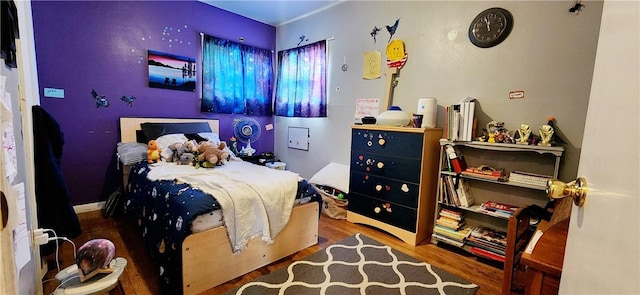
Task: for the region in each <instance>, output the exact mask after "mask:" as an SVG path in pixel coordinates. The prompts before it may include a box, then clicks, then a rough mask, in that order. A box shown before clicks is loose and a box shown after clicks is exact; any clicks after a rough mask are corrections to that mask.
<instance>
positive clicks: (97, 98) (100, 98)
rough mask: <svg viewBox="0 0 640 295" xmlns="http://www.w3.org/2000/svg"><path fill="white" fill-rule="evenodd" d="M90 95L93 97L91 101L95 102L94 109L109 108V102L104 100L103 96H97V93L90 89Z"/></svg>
mask: <svg viewBox="0 0 640 295" xmlns="http://www.w3.org/2000/svg"><path fill="white" fill-rule="evenodd" d="M91 95H92V96H93V99H94V100H95V101H96V108H99V107H105V108H106V107H108V106H109V101H108V100H107V99H106V98H105V96H104V95H100V94H98V92H96V91H95V89H91Z"/></svg>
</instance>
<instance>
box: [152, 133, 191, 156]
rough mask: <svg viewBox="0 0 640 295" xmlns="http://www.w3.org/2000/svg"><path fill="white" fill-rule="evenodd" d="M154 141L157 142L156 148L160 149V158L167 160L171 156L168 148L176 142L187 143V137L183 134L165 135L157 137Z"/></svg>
mask: <svg viewBox="0 0 640 295" xmlns="http://www.w3.org/2000/svg"><path fill="white" fill-rule="evenodd" d="M156 141H157V142H158V148H160V151H161V152H160V157H162V159H167V158H169V157H170V156H171V154H172V151H171V150H170V149H169V146H170V145H172V144H174V143H176V142H181V143H185V142H187V137H186V136H184V134H182V133H178V134H165V135H162V136H160V137H158V138H157V139H156Z"/></svg>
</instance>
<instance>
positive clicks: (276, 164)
mask: <svg viewBox="0 0 640 295" xmlns="http://www.w3.org/2000/svg"><path fill="white" fill-rule="evenodd" d="M264 165H265V166H267V167H269V168H271V169H277V170H285V167H286V166H287V164H285V163H282V162H269V163H266V164H264Z"/></svg>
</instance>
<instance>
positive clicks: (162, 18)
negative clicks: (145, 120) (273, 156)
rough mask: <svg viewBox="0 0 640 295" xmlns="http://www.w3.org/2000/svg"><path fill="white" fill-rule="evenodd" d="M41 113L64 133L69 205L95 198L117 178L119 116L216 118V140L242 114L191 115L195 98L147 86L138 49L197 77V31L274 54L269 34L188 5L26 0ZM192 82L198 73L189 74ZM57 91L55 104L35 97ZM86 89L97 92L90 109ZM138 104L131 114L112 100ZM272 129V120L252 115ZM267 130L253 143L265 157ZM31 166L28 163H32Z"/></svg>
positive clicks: (259, 26) (269, 143)
mask: <svg viewBox="0 0 640 295" xmlns="http://www.w3.org/2000/svg"><path fill="white" fill-rule="evenodd" d="M31 6H32V10H33V11H32V12H33V26H34V34H35V45H36V59H37V66H38V79H39V85H40V95H41V106H42V107H43V108H44V109H45V110H47V111H48V112H49V113H50V114H51V115H52V116H53V117H54V118H56V120H57V121H58V122H59V123H60V126H61V128H62V131H63V132H64V135H65V145H64V154H63V157H62V171H63V173H64V176H65V179H66V181H67V185H68V187H69V191H70V193H71V198H72V203H73V204H74V205H78V204H87V203H92V202H97V201H100V200H104V199H105V198H106V196H107V195H108V194H109V193H111V192H113V190H114V189H115V187H116V185H118V184H119V182H120V179H119V175H118V171H116V170H115V165H116V161H115V158H114V155H115V147H116V144H117V142H118V134H119V133H118V119H119V118H120V117H130V116H133V117H179V118H216V119H219V120H220V138H221V139H228V138H229V137H231V136H232V135H233V129H232V124H233V119H234V118H237V117H241V116H242V115H219V114H210V113H201V112H200V98H199V95H198V91H196V92H186V91H178V90H165V89H158V88H149V87H148V84H147V83H148V66H147V59H146V53H147V50H149V49H150V50H156V51H161V52H166V53H171V54H174V55H180V56H186V57H193V58H196V60H197V71H199V70H200V62H201V58H200V54H201V50H200V46H201V44H200V32H203V33H206V34H210V35H213V36H217V37H220V38H226V39H230V40H238V37H244V39H245V44H247V45H252V46H257V47H260V48H266V49H271V50H275V31H276V30H275V28H274V27H272V26H269V25H266V24H263V23H260V22H256V21H253V20H251V19H248V18H244V17H241V16H239V15H236V14H233V13H230V12H227V11H224V10H221V9H218V8H215V7H212V6H209V5H207V4H204V3H201V2H197V1H195V0H194V1H139V0H138V1H68V2H66V1H33V2H32V3H31ZM197 80H198V85H200V74H199V73H198V77H197ZM44 88H60V89H64V96H65V97H64V99H56V98H48V97H44V94H43V92H44ZM91 89H95V90H96V91H97V92H98V93H99V94H100V95H105V96H106V98H107V99H108V100H109V102H110V106H109V107H107V108H104V107H100V108H96V104H95V101H94V99H93V97H92V96H91ZM124 95H127V96H129V95H132V96H135V97H136V98H137V100H136V101H135V102H134V103H133V106H132V107H129V106H127V104H126V103H125V102H123V101H121V100H120V97H121V96H124ZM255 119H257V120H258V121H259V122H261V123H262V124H263V126H264V124H273V123H274V119H273V117H255ZM273 138H274V136H273V131H265V130H264V129H263V132H262V136H261V137H260V139H259V140H258V142H256V143H255V144H254V143H252V146H253V147H254V148H256V150H258V152H263V151H273V148H274V142H273ZM36 164H37V163H36Z"/></svg>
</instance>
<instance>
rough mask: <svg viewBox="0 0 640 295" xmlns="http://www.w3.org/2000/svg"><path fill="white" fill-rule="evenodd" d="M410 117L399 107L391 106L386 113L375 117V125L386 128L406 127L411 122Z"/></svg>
mask: <svg viewBox="0 0 640 295" xmlns="http://www.w3.org/2000/svg"><path fill="white" fill-rule="evenodd" d="M410 116H411V115H410V114H409V113H407V112H405V111H403V110H402V109H401V108H400V107H397V106H391V107H390V108H389V110H388V111H386V112H382V113H380V114H379V115H378V116H377V117H376V124H378V125H386V126H401V127H402V126H407V125H409V122H411V117H410Z"/></svg>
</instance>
